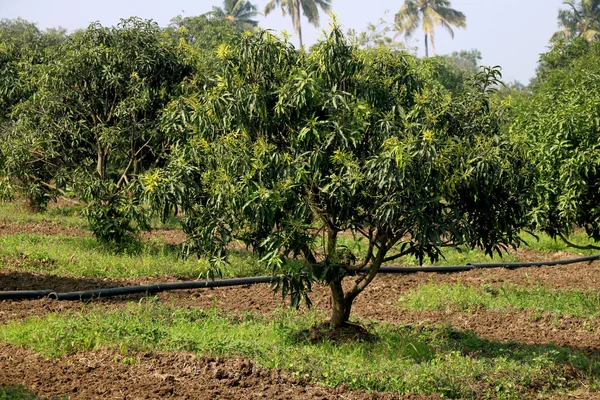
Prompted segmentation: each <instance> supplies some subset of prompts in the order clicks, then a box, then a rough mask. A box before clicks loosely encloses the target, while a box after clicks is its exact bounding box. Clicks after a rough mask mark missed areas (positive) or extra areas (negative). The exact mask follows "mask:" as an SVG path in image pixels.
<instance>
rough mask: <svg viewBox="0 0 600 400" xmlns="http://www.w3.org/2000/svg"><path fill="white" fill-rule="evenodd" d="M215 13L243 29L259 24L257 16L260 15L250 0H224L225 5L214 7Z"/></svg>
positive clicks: (216, 15) (250, 28) (249, 28)
mask: <svg viewBox="0 0 600 400" xmlns="http://www.w3.org/2000/svg"><path fill="white" fill-rule="evenodd" d="M213 14H214V15H215V17H217V18H223V19H225V20H227V21H229V22H230V23H232V24H233V25H235V26H236V27H237V28H238V29H240V30H242V31H246V30H252V29H254V28H255V27H256V26H257V25H258V21H256V20H255V19H253V18H255V17H257V16H258V15H260V13H259V12H258V10H257V8H256V6H255V5H254V4H252V3H250V1H249V0H224V1H223V7H213Z"/></svg>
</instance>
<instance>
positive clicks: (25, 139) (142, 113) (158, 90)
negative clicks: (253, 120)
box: [0, 18, 190, 242]
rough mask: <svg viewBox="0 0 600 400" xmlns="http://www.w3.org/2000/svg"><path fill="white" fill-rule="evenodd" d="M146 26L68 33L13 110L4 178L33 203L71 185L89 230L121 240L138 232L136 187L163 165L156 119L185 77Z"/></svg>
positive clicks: (134, 22) (135, 22) (163, 144)
mask: <svg viewBox="0 0 600 400" xmlns="http://www.w3.org/2000/svg"><path fill="white" fill-rule="evenodd" d="M160 33H161V30H160V29H159V27H158V26H157V25H156V24H155V23H152V22H150V21H143V20H140V19H135V18H134V19H129V20H123V21H122V22H121V23H120V24H119V25H118V26H116V27H112V28H106V27H102V26H101V25H99V24H98V23H95V24H92V25H90V27H89V28H88V29H87V30H85V31H84V32H81V33H80V34H77V35H72V36H71V37H69V40H68V41H67V42H66V43H64V44H63V45H62V46H61V47H60V49H59V51H57V52H56V53H55V54H54V56H53V57H52V59H50V60H49V61H48V62H47V63H45V64H40V65H39V66H38V67H37V68H36V71H35V76H34V78H33V81H34V82H33V84H34V86H35V88H36V91H35V93H34V94H33V95H32V96H31V97H30V98H29V99H27V100H26V101H23V102H21V103H19V104H18V105H17V106H16V108H15V111H14V115H15V117H16V122H15V127H14V129H12V130H11V131H10V132H9V133H7V136H6V139H7V140H4V141H3V143H1V144H0V146H2V151H3V153H4V154H5V163H4V166H3V167H4V168H3V172H4V174H6V175H8V176H10V177H12V178H13V179H16V180H17V182H18V184H19V185H20V186H21V187H22V189H23V190H24V191H25V192H26V193H27V194H28V195H29V198H30V199H31V201H32V202H33V203H34V204H35V205H37V206H38V207H43V206H44V205H45V203H46V202H47V201H48V200H49V199H50V198H52V197H53V196H55V195H56V193H57V191H60V190H61V188H62V189H64V188H66V187H69V188H70V189H72V190H75V191H76V193H77V195H78V196H79V197H80V198H81V199H82V200H84V201H86V203H87V208H86V213H87V215H88V218H89V220H90V225H91V228H92V230H93V231H94V233H95V234H96V236H97V237H99V238H100V239H103V240H106V241H117V242H118V241H120V240H122V239H124V238H125V233H126V232H127V231H131V230H132V229H134V227H133V226H132V225H131V221H132V219H137V220H138V223H139V224H141V225H138V226H143V222H144V218H143V216H144V215H145V214H144V211H143V210H141V209H140V207H139V203H138V201H137V198H136V196H133V195H132V191H134V190H135V187H136V185H134V184H133V183H134V182H135V179H136V177H137V175H138V174H139V173H141V172H142V171H144V170H145V169H147V168H150V167H152V166H156V165H157V164H160V162H161V161H160V160H161V158H162V157H163V153H164V149H166V148H167V147H168V146H167V143H168V138H167V137H166V136H165V135H164V134H163V133H162V131H161V130H160V129H159V126H158V123H157V117H158V114H159V112H160V111H161V110H162V108H163V107H164V106H165V105H166V104H167V102H168V101H170V99H171V98H170V94H171V93H173V92H174V91H176V90H177V88H178V85H179V83H180V82H181V80H182V79H183V77H184V76H185V75H186V74H188V73H189V72H190V70H189V67H188V66H187V65H186V64H185V62H183V61H182V60H184V59H185V58H184V57H178V56H177V54H176V51H177V49H172V48H170V46H169V45H168V43H164V42H162V41H161V39H160V38H161V36H160Z"/></svg>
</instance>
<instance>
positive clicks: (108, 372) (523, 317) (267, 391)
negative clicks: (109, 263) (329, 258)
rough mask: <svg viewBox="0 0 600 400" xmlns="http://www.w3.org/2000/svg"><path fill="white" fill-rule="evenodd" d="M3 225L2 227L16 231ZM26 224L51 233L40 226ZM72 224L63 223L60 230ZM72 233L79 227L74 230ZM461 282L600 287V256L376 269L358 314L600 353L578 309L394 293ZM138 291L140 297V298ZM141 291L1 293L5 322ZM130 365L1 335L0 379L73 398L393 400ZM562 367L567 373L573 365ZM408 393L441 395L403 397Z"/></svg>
mask: <svg viewBox="0 0 600 400" xmlns="http://www.w3.org/2000/svg"><path fill="white" fill-rule="evenodd" d="M13 228H15V227H12V226H10V227H9V226H7V225H6V224H5V225H2V226H0V230H9V231H13ZM28 230H33V231H41V232H44V233H46V228H44V227H43V225H32V226H29V227H28ZM61 233H63V234H64V233H66V232H61ZM70 233H71V234H79V233H80V232H78V231H77V230H72V231H71V232H70ZM572 256H573V254H569V253H565V252H559V253H555V254H552V255H542V254H540V253H536V252H534V251H530V250H524V251H523V252H521V253H520V257H521V259H523V260H536V259H538V260H539V259H541V258H543V259H549V258H569V257H572ZM175 279H176V278H174V277H162V278H153V279H122V280H111V279H89V278H64V277H56V276H50V275H42V274H33V273H25V272H15V271H12V272H7V271H0V288H2V290H23V289H48V288H52V289H55V290H58V291H61V292H67V291H76V290H86V289H92V288H103V287H115V286H126V285H133V284H143V283H158V282H167V281H173V280H175ZM431 281H433V282H436V283H441V282H448V283H451V282H457V281H460V282H461V283H462V284H464V285H476V286H479V285H481V284H489V285H494V286H500V285H503V284H507V283H514V284H518V285H522V286H530V287H531V286H536V285H541V286H545V287H554V288H581V289H594V290H598V289H600V262H595V263H591V264H588V263H580V264H574V265H568V266H556V267H536V268H524V269H517V270H506V269H494V270H473V271H469V272H463V273H457V274H426V273H417V274H411V275H379V276H378V277H377V278H376V279H375V281H374V282H373V283H372V284H371V285H370V286H369V287H368V288H367V289H366V291H365V292H364V293H362V294H361V295H360V296H359V297H358V298H357V300H356V301H355V306H354V308H353V315H354V316H355V317H356V318H358V319H360V320H361V321H388V322H394V323H403V324H411V325H417V326H418V325H423V324H427V325H439V324H445V325H449V326H451V327H453V328H454V329H456V330H462V331H472V332H474V333H476V334H477V335H478V336H480V337H481V338H484V339H488V340H498V341H501V342H511V341H517V342H520V343H523V344H528V345H545V344H555V345H558V346H562V347H568V348H573V349H582V350H584V351H586V352H591V353H594V354H600V334H599V333H600V319H592V320H590V319H586V320H585V321H584V320H583V319H579V318H574V317H562V318H560V319H558V320H557V319H556V318H553V316H552V315H551V314H550V313H542V314H540V313H536V314H535V315H534V313H533V312H529V311H522V312H514V313H510V314H508V313H500V312H495V311H492V310H486V309H482V310H479V311H475V312H468V313H466V312H457V311H453V310H450V309H449V310H445V311H437V312H433V311H424V312H417V311H405V310H402V309H400V308H398V307H397V305H396V302H397V299H398V298H399V297H400V296H401V295H402V294H403V293H406V291H408V290H410V289H413V288H416V287H417V286H418V285H419V284H423V283H428V282H431ZM138 298H139V297H138ZM135 299H136V297H131V296H130V297H123V298H112V299H104V300H95V301H93V302H92V303H91V304H87V305H84V304H82V303H80V302H58V301H54V300H50V299H44V300H27V301H0V323H6V322H8V321H11V320H18V319H22V318H26V317H29V316H31V315H43V314H45V313H48V312H61V311H65V310H73V309H75V310H77V309H81V308H82V307H84V306H85V307H94V306H99V307H103V308H105V309H107V308H112V307H122V306H124V305H125V304H126V303H127V302H128V301H130V300H135ZM158 299H159V300H160V301H161V302H165V303H168V304H173V305H175V306H178V307H192V306H199V307H212V306H213V305H214V304H216V305H217V307H218V308H220V309H224V310H231V311H233V312H245V311H253V312H264V313H270V312H271V311H273V310H275V309H276V308H278V307H281V306H282V305H284V302H283V301H282V300H281V298H280V297H279V296H274V295H273V293H272V292H271V290H270V288H269V286H268V285H266V284H261V285H254V286H251V287H235V288H218V289H211V290H208V289H204V290H186V291H179V292H168V293H161V294H159V295H158ZM312 299H313V303H314V305H315V306H316V307H318V308H320V309H323V310H328V309H329V307H330V305H329V298H328V290H327V288H324V287H316V288H315V290H314V293H313V295H312ZM134 356H135V357H136V358H137V362H135V363H133V365H128V364H126V363H122V362H118V361H119V358H120V357H122V356H121V355H120V354H119V352H118V351H97V352H90V353H84V354H77V355H73V356H68V357H65V358H63V359H60V360H56V359H45V358H44V357H42V356H40V355H37V354H35V353H34V352H32V351H30V350H25V349H22V348H20V347H16V346H13V345H8V344H0V385H22V386H24V387H25V388H26V389H28V390H31V391H33V392H34V393H36V394H37V395H38V396H54V395H57V394H65V393H69V394H68V396H69V398H72V399H89V398H106V399H113V398H114V399H116V398H120V399H124V398H127V399H137V398H182V399H183V398H189V399H191V398H200V399H203V398H206V399H208V398H224V399H261V398H265V399H388V398H397V397H394V395H392V394H386V393H379V394H371V393H366V392H357V391H351V390H349V389H347V388H345V387H343V386H342V387H338V388H336V389H331V388H323V387H319V386H315V385H312V384H309V383H307V382H302V381H297V380H295V379H293V378H292V377H290V376H288V375H286V374H284V373H282V372H279V371H274V372H268V371H264V370H261V369H260V368H258V367H256V366H255V365H253V364H252V362H250V361H248V360H229V359H215V358H200V357H196V356H194V355H192V354H185V353H183V354H182V353H177V354H175V353H143V354H136V355H134ZM565 373H568V371H566V372H565ZM403 398H407V399H426V398H438V397H427V396H410V395H409V396H405V397H403ZM570 398H581V399H588V398H598V399H600V395H598V394H596V393H581V394H577V393H573V394H571V395H570Z"/></svg>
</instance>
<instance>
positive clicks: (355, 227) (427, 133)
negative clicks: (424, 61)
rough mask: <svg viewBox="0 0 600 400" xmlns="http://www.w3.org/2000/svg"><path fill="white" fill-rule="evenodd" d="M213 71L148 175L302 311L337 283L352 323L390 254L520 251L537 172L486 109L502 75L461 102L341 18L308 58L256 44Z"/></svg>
mask: <svg viewBox="0 0 600 400" xmlns="http://www.w3.org/2000/svg"><path fill="white" fill-rule="evenodd" d="M248 66H252V68H248ZM212 79H213V80H214V81H215V84H214V85H213V86H212V87H211V88H210V89H208V90H206V91H205V92H203V93H201V94H200V95H199V96H189V97H188V98H187V99H186V101H187V102H188V104H189V107H190V109H191V110H192V111H191V112H188V113H186V114H185V115H182V114H181V113H180V112H179V113H178V112H175V110H173V112H170V113H167V114H165V116H164V122H165V123H168V126H169V127H170V128H171V129H175V127H179V129H183V130H187V132H188V137H187V138H186V140H185V141H182V142H181V143H179V144H178V145H177V146H174V147H173V150H172V152H171V153H170V161H169V162H168V163H167V164H166V166H165V167H164V168H163V169H159V170H154V171H152V172H149V173H146V174H144V176H143V177H142V182H143V184H144V186H145V191H146V195H147V197H148V198H149V199H150V201H151V203H153V204H154V205H155V207H156V208H157V209H158V210H161V211H163V210H165V208H168V207H169V204H170V205H171V207H176V209H177V210H181V212H183V213H184V226H183V227H184V231H185V232H186V234H187V237H188V245H189V246H190V249H191V250H193V251H196V252H198V253H200V254H203V255H207V256H208V257H209V258H210V259H211V261H212V264H213V266H214V267H215V268H218V265H219V264H220V263H221V262H224V261H225V260H226V259H225V255H226V251H227V248H228V245H229V244H230V243H231V242H232V241H234V240H241V241H243V242H244V243H246V244H247V245H248V246H249V248H251V249H252V250H253V251H254V252H256V253H258V254H259V256H260V258H261V260H262V262H264V263H266V264H267V265H269V266H270V267H271V268H272V270H273V274H274V276H275V277H276V278H277V284H276V285H275V288H276V290H277V289H279V290H281V292H282V293H283V294H284V295H291V296H292V304H298V303H299V301H300V300H301V299H304V300H307V301H309V297H308V293H309V292H310V288H311V285H312V284H313V282H316V281H320V282H323V283H324V284H326V285H328V286H329V288H330V290H331V296H332V305H333V311H332V316H331V320H330V324H331V326H333V327H340V326H343V325H345V324H346V323H348V319H349V317H350V314H351V308H352V303H353V300H354V299H355V298H356V296H358V295H359V294H360V293H361V292H362V291H363V290H364V289H365V287H367V285H368V284H369V283H370V282H372V280H373V279H374V278H375V276H376V275H377V273H378V271H379V268H380V266H381V265H382V264H383V263H385V262H389V261H392V260H395V259H397V258H399V257H400V256H403V255H408V254H412V255H415V256H416V257H417V258H418V259H419V260H423V259H424V258H431V259H437V258H438V257H439V256H440V255H441V249H442V248H443V247H447V246H451V247H453V246H458V245H461V244H468V245H470V246H477V247H481V248H483V249H485V251H486V252H487V253H488V254H492V252H496V251H497V252H501V251H502V250H503V249H505V248H506V247H507V246H516V245H518V244H519V242H520V238H519V236H518V233H517V232H518V228H519V227H520V226H521V223H522V221H523V217H524V208H523V206H524V199H523V196H522V192H523V191H524V190H525V188H526V187H527V186H528V182H527V181H526V179H527V177H528V176H529V175H528V174H525V173H524V168H526V164H525V163H524V157H523V155H522V154H520V153H519V149H518V148H515V147H514V146H512V144H511V143H509V142H508V140H506V138H505V137H503V136H502V135H501V132H500V122H501V121H500V119H499V117H498V115H500V114H498V113H497V110H496V109H495V108H494V107H492V105H491V104H490V102H489V96H490V95H491V94H492V93H493V90H494V89H493V87H494V86H495V85H497V84H498V72H497V71H496V70H491V69H490V70H486V71H484V73H482V74H480V75H478V76H477V77H475V78H473V80H472V82H471V85H470V91H469V92H468V93H465V94H464V96H461V97H457V98H454V99H453V98H452V97H451V95H450V94H449V93H448V92H447V91H446V90H445V89H444V88H443V87H442V86H441V85H439V84H438V83H437V82H436V81H435V80H434V79H432V77H431V75H430V72H429V71H428V69H427V68H426V67H422V66H420V65H419V61H418V60H416V59H414V58H413V57H411V56H408V55H406V54H403V53H398V52H391V51H389V50H388V49H385V48H379V49H377V50H371V51H359V50H357V49H355V48H354V47H352V46H351V45H349V44H348V42H347V41H346V40H345V38H344V37H343V35H342V33H341V31H340V29H339V28H338V27H337V26H334V28H333V30H332V31H331V33H330V34H329V36H328V37H327V39H326V40H324V41H322V42H320V43H318V44H317V45H315V47H314V49H313V51H312V52H311V53H310V54H309V55H306V54H305V53H302V52H297V51H296V50H294V49H293V47H292V46H291V45H290V44H289V43H287V42H281V41H279V40H278V39H276V38H275V37H273V36H272V35H271V34H269V33H268V32H261V33H260V35H258V36H256V37H253V36H247V37H244V38H243V39H242V41H241V44H240V45H239V46H236V47H232V48H231V49H230V51H229V52H228V53H226V54H223V57H222V70H221V71H219V73H218V74H216V75H215V76H214V77H213V78H212ZM467 121H468V123H467ZM342 235H354V236H355V238H356V239H357V240H359V243H363V245H362V246H361V248H360V249H350V248H349V247H347V246H345V245H344V244H343V241H342V240H341V236H342ZM359 238H360V239H359ZM362 268H365V270H362ZM345 277H349V279H350V277H351V281H350V282H348V286H344V285H342V282H343V280H344V278H345Z"/></svg>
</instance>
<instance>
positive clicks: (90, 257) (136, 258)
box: [0, 234, 267, 279]
mask: <svg viewBox="0 0 600 400" xmlns="http://www.w3.org/2000/svg"><path fill="white" fill-rule="evenodd" d="M179 253H180V252H179V250H178V249H177V248H172V247H169V246H160V245H146V246H144V247H143V249H142V251H141V252H140V253H138V254H133V255H131V254H123V253H114V252H110V251H108V250H106V249H105V248H104V247H103V246H102V245H100V244H99V243H98V242H96V240H95V239H94V238H93V237H89V236H80V237H72V236H61V235H51V236H44V235H38V234H18V235H12V236H0V269H10V270H18V271H28V272H39V273H47V274H53V275H61V276H73V277H108V278H131V277H142V276H162V275H178V276H182V277H185V278H192V279H195V278H197V277H198V276H199V275H200V274H201V273H203V272H205V271H206V270H207V269H208V267H209V263H208V261H207V260H205V259H197V258H194V257H192V258H189V259H187V260H183V259H181V258H180V257H179ZM222 272H223V276H224V277H239V276H255V275H265V274H267V271H266V270H265V269H264V267H262V266H261V265H260V264H259V263H258V262H257V260H256V258H255V257H253V256H251V255H250V254H248V253H246V252H242V251H239V252H234V253H233V254H232V255H231V256H230V264H229V265H224V266H223V268H222Z"/></svg>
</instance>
